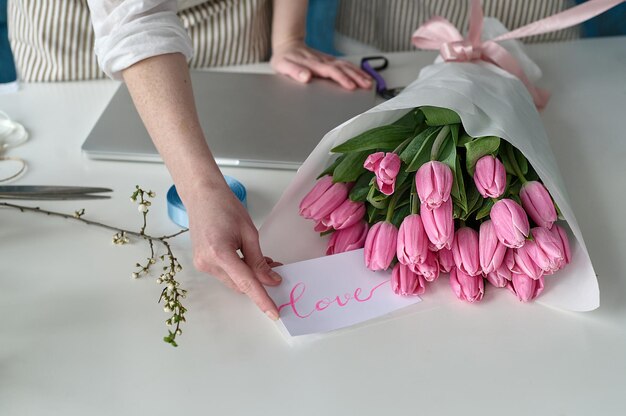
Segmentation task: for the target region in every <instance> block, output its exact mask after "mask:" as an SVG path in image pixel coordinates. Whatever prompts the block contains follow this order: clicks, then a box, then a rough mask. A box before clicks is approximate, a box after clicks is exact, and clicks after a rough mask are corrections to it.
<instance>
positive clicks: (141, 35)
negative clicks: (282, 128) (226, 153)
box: [88, 0, 280, 319]
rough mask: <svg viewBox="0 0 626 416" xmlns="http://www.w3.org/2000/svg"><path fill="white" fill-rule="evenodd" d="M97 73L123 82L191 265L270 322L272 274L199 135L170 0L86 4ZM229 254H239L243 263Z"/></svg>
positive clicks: (187, 47) (187, 51)
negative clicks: (168, 184)
mask: <svg viewBox="0 0 626 416" xmlns="http://www.w3.org/2000/svg"><path fill="white" fill-rule="evenodd" d="M88 1H89V6H90V10H91V19H92V23H93V27H94V31H95V34H96V45H95V50H96V54H97V56H98V61H99V64H100V66H101V67H102V68H103V70H104V71H105V72H106V73H107V74H108V75H109V76H111V77H114V78H118V79H119V78H123V79H124V81H126V84H127V85H128V89H129V90H130V93H131V95H132V98H133V101H134V103H135V106H136V107H137V110H138V111H139V114H140V116H141V118H142V120H143V122H144V124H145V126H146V129H147V130H148V132H149V134H150V136H151V137H152V140H153V141H154V143H155V145H156V147H157V149H158V150H159V153H160V154H161V156H162V157H163V160H164V161H165V164H166V166H167V168H168V169H169V171H170V173H171V174H172V177H173V179H174V182H175V183H176V186H177V188H178V191H179V193H180V196H181V198H182V200H183V202H184V204H185V206H186V208H187V211H188V214H189V223H190V230H191V238H192V243H193V249H194V265H195V266H196V268H198V269H199V270H201V271H204V272H207V273H210V274H211V275H213V276H215V277H217V278H218V279H220V280H221V281H222V282H224V284H226V285H227V286H229V287H231V288H233V289H235V290H238V291H241V292H243V293H245V294H247V295H248V296H249V297H250V298H251V299H252V300H253V301H254V302H255V303H256V304H257V305H258V306H259V308H260V309H261V310H262V311H263V312H265V313H266V314H267V315H268V316H269V317H270V318H272V319H277V318H278V310H277V308H276V305H274V302H273V301H272V300H271V299H270V298H269V296H268V295H267V293H266V292H265V289H264V288H263V286H262V283H263V284H268V285H276V284H278V283H279V282H280V276H278V274H277V273H275V272H273V271H272V270H271V268H270V265H271V264H272V261H271V259H267V258H265V257H263V255H262V254H261V249H260V247H259V240H258V232H257V230H256V227H255V226H254V224H253V223H252V220H251V219H250V216H249V215H248V213H247V212H246V210H245V209H244V208H243V206H242V204H241V203H240V202H239V200H238V199H237V198H236V197H235V196H234V194H233V193H232V191H231V190H230V188H229V187H228V186H227V184H226V182H225V181H224V178H223V176H222V174H221V172H220V170H219V169H218V167H217V165H216V163H215V160H214V159H213V156H212V154H211V152H210V150H209V148H208V146H207V144H206V141H205V139H204V134H203V133H202V130H201V127H200V123H199V121H198V116H197V113H196V108H195V102H194V99H193V93H192V90H191V81H190V78H189V70H188V67H187V59H189V57H190V56H191V43H190V41H189V37H188V36H187V33H186V32H185V30H184V29H183V28H182V26H181V24H180V20H179V19H178V17H177V16H176V1H175V0H126V1H123V2H121V1H119V0H88ZM237 250H241V252H242V253H243V255H244V258H243V259H240V258H239V255H238V254H237Z"/></svg>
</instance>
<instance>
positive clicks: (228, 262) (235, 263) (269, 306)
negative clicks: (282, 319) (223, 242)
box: [218, 251, 278, 320]
mask: <svg viewBox="0 0 626 416" xmlns="http://www.w3.org/2000/svg"><path fill="white" fill-rule="evenodd" d="M218 261H219V262H220V266H221V268H222V269H223V270H224V271H225V272H226V273H227V274H228V276H230V278H231V279H232V281H233V282H234V283H235V284H236V285H237V287H238V288H239V290H241V292H243V293H244V294H245V295H246V296H248V297H249V298H250V299H251V300H252V301H253V302H254V303H255V304H256V305H257V306H258V307H259V309H261V311H263V312H264V313H265V314H266V315H267V316H268V317H270V318H271V319H273V320H277V319H278V308H277V307H276V305H275V304H274V301H272V299H271V298H270V297H269V295H268V294H267V292H266V291H265V289H264V288H263V285H261V282H259V280H257V278H256V276H255V273H254V272H253V271H252V269H251V268H250V267H249V266H248V265H247V264H246V263H245V262H244V261H243V260H242V259H241V258H239V256H238V255H237V253H236V252H235V251H224V252H222V253H220V256H219V259H218ZM263 262H264V263H265V259H263ZM266 264H267V263H266Z"/></svg>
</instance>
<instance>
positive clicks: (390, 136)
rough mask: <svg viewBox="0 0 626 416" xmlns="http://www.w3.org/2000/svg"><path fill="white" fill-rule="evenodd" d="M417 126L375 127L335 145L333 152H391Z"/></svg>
mask: <svg viewBox="0 0 626 416" xmlns="http://www.w3.org/2000/svg"><path fill="white" fill-rule="evenodd" d="M414 131H415V128H413V127H407V126H402V125H393V124H392V125H389V126H380V127H375V128H373V129H371V130H368V131H366V132H363V133H361V134H359V135H358V136H355V137H353V138H351V139H350V140H348V141H346V142H345V143H343V144H340V145H339V146H336V147H334V148H333V149H332V150H331V152H333V153H352V152H362V151H365V150H375V149H378V150H379V151H383V152H389V151H392V150H394V149H395V148H396V147H397V146H398V145H399V144H400V143H402V142H403V141H404V140H406V139H407V138H408V137H410V136H411V135H412V134H413V132H414Z"/></svg>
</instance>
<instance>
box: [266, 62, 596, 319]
mask: <svg viewBox="0 0 626 416" xmlns="http://www.w3.org/2000/svg"><path fill="white" fill-rule="evenodd" d="M515 52H516V55H518V56H519V54H520V53H521V54H523V52H522V51H521V50H516V51H515ZM520 59H521V60H522V62H524V61H530V60H529V59H528V57H526V56H524V55H522V56H521V57H520ZM530 63H532V61H530ZM525 65H530V64H529V63H528V62H526V63H525ZM531 66H532V65H531ZM426 105H428V106H436V107H443V108H449V109H451V110H454V111H456V112H457V113H458V114H459V116H460V117H461V120H462V123H463V127H464V128H465V130H466V131H467V133H468V134H470V135H471V136H473V137H480V136H498V137H501V138H503V139H505V140H507V141H508V142H509V143H511V144H512V145H513V146H515V147H516V148H517V149H519V150H520V151H521V152H522V153H523V154H524V155H525V156H526V158H527V159H528V161H529V162H530V163H531V164H532V166H533V167H534V168H535V170H536V172H537V173H538V174H539V176H540V178H541V180H542V181H543V183H544V184H545V185H546V187H547V188H548V190H549V191H550V193H551V195H552V197H553V198H554V200H555V202H556V203H557V205H558V206H559V208H560V210H561V212H562V214H563V216H564V217H565V220H566V221H567V223H568V224H569V227H570V229H571V233H570V237H573V238H570V244H571V247H572V262H571V263H570V264H569V265H568V266H567V267H565V268H564V269H563V270H561V271H559V272H557V273H556V274H555V275H553V276H546V289H545V291H544V292H543V293H542V294H541V295H540V296H539V298H538V299H537V302H539V303H542V304H545V305H548V306H552V307H555V308H559V309H564V310H570V311H590V310H593V309H596V308H597V307H598V306H599V302H600V301H599V290H598V282H597V279H596V274H595V272H594V270H593V266H592V264H591V260H590V258H589V254H588V252H587V248H586V247H585V242H584V240H583V236H582V233H581V231H580V227H579V225H578V222H577V221H576V217H575V216H574V212H573V210H572V206H571V203H570V200H569V197H568V196H567V194H566V192H565V186H564V183H563V178H562V176H561V173H560V172H559V169H558V166H557V164H556V160H555V158H554V154H553V153H552V149H551V147H550V144H549V142H548V137H547V135H546V132H545V129H544V127H543V123H542V121H541V119H540V117H539V114H538V113H537V110H536V108H535V106H534V104H533V101H532V98H531V97H530V95H529V94H528V92H527V90H526V88H525V87H524V85H523V84H522V83H521V82H520V81H519V80H518V79H517V78H515V77H514V76H512V75H510V74H509V73H507V72H505V71H503V70H501V69H499V68H497V67H495V66H493V65H490V64H487V63H435V64H433V65H430V66H428V67H426V68H424V69H423V70H422V71H421V72H420V74H419V77H418V79H417V80H416V81H414V82H413V83H412V84H411V85H409V86H408V87H407V88H406V89H405V90H404V91H403V92H402V93H401V94H399V95H398V96H397V97H395V98H393V99H391V100H389V101H387V102H385V103H383V104H380V105H379V106H377V107H374V108H372V109H371V110H369V111H367V112H365V113H363V114H361V115H359V116H357V117H354V118H353V119H351V120H349V121H347V122H345V123H344V124H342V125H340V126H338V127H336V128H335V129H333V130H332V131H330V132H329V133H328V134H326V135H325V136H324V138H323V139H322V140H321V142H320V143H319V145H318V146H317V147H316V148H315V150H313V152H312V153H311V155H310V156H309V157H308V159H307V160H306V161H305V163H304V164H303V165H302V167H301V168H300V170H299V171H298V173H297V174H296V176H295V178H294V180H293V182H292V183H291V184H290V186H289V187H288V188H287V190H286V191H285V193H284V194H283V195H282V197H281V199H280V200H279V202H278V203H277V205H276V206H275V208H274V210H273V211H272V212H271V214H270V215H269V217H268V218H267V220H266V221H265V223H264V224H263V226H262V227H261V230H260V237H261V247H262V249H263V252H264V254H265V255H267V256H271V257H273V258H274V259H278V260H279V261H281V262H283V263H290V262H295V261H301V260H306V259H311V258H316V257H321V256H324V253H325V250H326V244H327V239H328V237H326V238H320V236H319V234H318V233H316V232H315V231H313V226H314V224H313V222H312V221H310V220H305V219H303V218H301V217H300V216H299V215H298V205H299V203H300V201H301V200H302V198H303V197H304V196H305V195H306V193H307V192H308V191H309V190H310V189H311V188H312V187H313V185H314V183H315V180H316V177H317V176H318V175H319V173H320V172H322V170H323V169H324V168H326V167H327V166H328V165H329V164H330V163H331V162H332V160H333V159H334V157H335V155H333V154H331V153H330V149H331V148H333V147H335V146H337V145H339V144H341V143H343V142H345V141H346V140H348V139H350V138H352V137H353V136H356V135H357V134H360V133H362V132H364V131H366V130H369V129H371V128H374V127H377V126H382V125H386V124H390V123H392V122H394V121H395V120H397V119H399V118H400V117H401V116H402V115H404V114H405V113H406V112H407V111H408V110H410V109H412V108H415V107H420V106H426ZM557 151H558V149H557ZM571 234H573V236H572V235H571ZM364 267H365V266H364ZM443 278H446V277H445V276H444V277H443ZM503 293H505V291H503ZM512 300H513V298H512ZM416 307H419V305H418V306H416Z"/></svg>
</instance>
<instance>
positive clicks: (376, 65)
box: [361, 56, 402, 100]
mask: <svg viewBox="0 0 626 416" xmlns="http://www.w3.org/2000/svg"><path fill="white" fill-rule="evenodd" d="M370 62H372V63H370ZM388 65H389V61H388V60H387V58H385V57H384V56H367V57H365V58H362V59H361V69H363V71H365V72H367V73H368V74H369V75H370V76H371V77H372V78H374V81H376V93H377V94H378V95H379V96H381V97H382V98H384V99H386V100H388V99H390V98H393V97H395V96H396V95H398V94H399V93H400V91H402V88H392V89H388V88H387V83H386V82H385V80H384V78H383V77H382V76H381V75H380V74H379V73H378V71H382V70H383V69H385V68H387V66H388Z"/></svg>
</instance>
